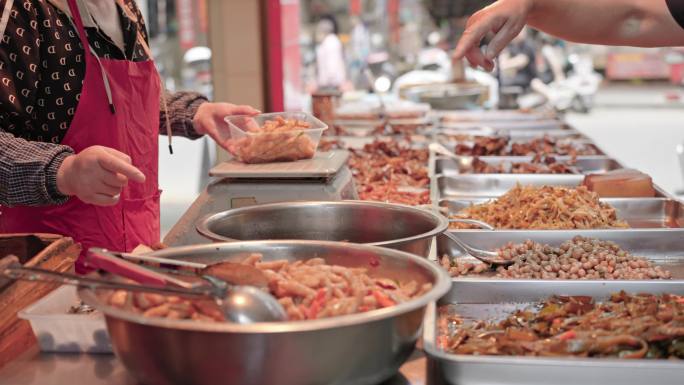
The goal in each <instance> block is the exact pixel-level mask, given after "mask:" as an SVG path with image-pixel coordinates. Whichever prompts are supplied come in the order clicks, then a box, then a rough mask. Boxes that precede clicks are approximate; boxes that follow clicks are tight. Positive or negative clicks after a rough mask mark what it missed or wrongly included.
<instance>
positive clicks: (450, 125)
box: [440, 119, 568, 134]
mask: <svg viewBox="0 0 684 385" xmlns="http://www.w3.org/2000/svg"><path fill="white" fill-rule="evenodd" d="M440 126H441V127H443V128H447V129H454V130H469V129H473V128H482V127H490V128H493V129H496V130H500V129H504V130H511V131H513V130H526V131H527V130H537V131H538V132H539V133H540V134H541V133H543V131H546V130H559V129H563V128H567V127H568V126H567V125H566V124H565V123H564V122H562V121H560V120H556V119H546V120H532V121H488V122H483V121H473V122H444V121H443V122H441V123H440Z"/></svg>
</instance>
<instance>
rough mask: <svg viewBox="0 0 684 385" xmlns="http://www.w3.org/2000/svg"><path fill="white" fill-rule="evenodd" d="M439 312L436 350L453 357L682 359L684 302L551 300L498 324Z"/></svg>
mask: <svg viewBox="0 0 684 385" xmlns="http://www.w3.org/2000/svg"><path fill="white" fill-rule="evenodd" d="M449 311H450V308H449V307H444V308H442V312H441V314H440V318H439V329H440V336H439V337H438V341H437V342H438V344H439V346H440V347H441V348H442V349H444V350H445V351H448V352H451V353H455V354H475V355H507V356H576V357H613V358H684V297H682V296H678V295H672V294H663V295H652V294H637V295H631V294H627V293H625V292H620V293H615V294H613V295H612V296H611V297H610V299H609V300H607V301H605V302H601V303H597V302H594V301H593V300H592V298H591V297H584V296H573V297H563V296H554V297H551V298H549V299H547V300H546V301H544V302H543V303H541V304H540V305H539V307H537V308H536V309H527V310H518V311H516V312H514V313H513V314H510V315H509V316H507V317H506V318H505V319H504V320H502V321H500V322H488V321H483V320H477V321H473V320H466V319H464V318H462V317H460V316H458V315H454V314H449Z"/></svg>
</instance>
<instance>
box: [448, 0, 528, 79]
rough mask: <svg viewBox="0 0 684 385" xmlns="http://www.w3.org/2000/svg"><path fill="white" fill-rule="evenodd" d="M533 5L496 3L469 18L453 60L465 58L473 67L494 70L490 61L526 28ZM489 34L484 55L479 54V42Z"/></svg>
mask: <svg viewBox="0 0 684 385" xmlns="http://www.w3.org/2000/svg"><path fill="white" fill-rule="evenodd" d="M532 3H533V0H499V1H497V2H496V3H494V4H492V5H490V6H488V7H486V8H483V9H482V10H480V11H479V12H477V13H475V14H474V15H472V16H471V17H470V18H469V19H468V23H467V25H466V29H465V31H464V32H463V36H461V39H460V40H459V42H458V45H457V46H456V50H455V51H454V57H455V58H456V59H461V58H463V57H464V56H465V57H466V58H467V59H468V61H469V62H470V65H471V66H473V67H477V66H481V67H483V68H484V69H486V70H487V71H491V70H492V69H494V61H493V59H494V58H495V57H496V56H497V55H499V53H500V52H501V50H503V49H504V47H506V45H508V43H510V42H511V40H513V38H514V37H516V36H517V35H518V33H520V31H521V30H522V28H523V27H524V26H525V23H526V21H527V15H528V14H529V12H530V11H531V9H532V5H533V4H532ZM490 32H492V33H494V35H495V36H494V38H493V39H492V41H491V42H490V43H489V45H488V46H487V52H485V53H482V51H481V50H480V42H481V41H482V39H483V38H484V37H485V36H486V35H487V34H488V33H490Z"/></svg>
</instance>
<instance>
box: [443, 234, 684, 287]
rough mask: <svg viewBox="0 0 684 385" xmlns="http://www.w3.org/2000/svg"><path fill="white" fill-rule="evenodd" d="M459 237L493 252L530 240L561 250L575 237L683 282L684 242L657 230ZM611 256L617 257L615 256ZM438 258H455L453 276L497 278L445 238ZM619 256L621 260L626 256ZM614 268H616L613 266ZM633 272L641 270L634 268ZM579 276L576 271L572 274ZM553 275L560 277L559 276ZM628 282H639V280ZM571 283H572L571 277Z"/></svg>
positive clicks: (492, 272) (593, 267)
mask: <svg viewBox="0 0 684 385" xmlns="http://www.w3.org/2000/svg"><path fill="white" fill-rule="evenodd" d="M458 237H459V238H460V239H461V240H462V241H463V242H465V243H466V244H468V245H470V246H472V247H476V248H478V249H482V250H492V251H494V250H497V249H500V248H503V247H505V246H506V245H508V244H515V245H519V244H523V243H525V242H526V241H528V240H530V241H532V242H536V243H540V244H545V245H550V246H552V247H559V246H560V245H561V244H562V243H564V242H568V241H570V240H573V238H575V237H583V238H585V239H598V240H600V241H602V242H612V243H615V244H616V245H617V246H618V247H619V248H620V249H622V250H624V251H625V252H627V253H628V254H631V255H632V256H635V257H639V258H643V259H646V260H647V261H648V262H650V264H652V265H654V267H660V269H662V270H663V271H667V272H669V273H670V274H671V278H673V279H680V280H681V279H684V247H683V246H682V242H681V239H680V238H679V237H677V236H672V232H670V231H667V230H657V229H656V230H643V231H637V232H635V231H630V230H584V231H582V230H557V231H543V230H538V231H517V230H499V231H496V232H482V231H461V232H459V233H458ZM581 254H584V253H581ZM608 254H615V252H613V253H608ZM437 255H438V257H439V258H440V261H441V259H442V257H444V256H447V257H450V258H452V259H453V260H452V267H456V268H457V269H456V270H454V271H453V272H454V273H456V272H457V271H458V272H459V273H460V272H463V273H465V274H459V275H473V274H476V275H480V274H481V275H483V276H495V275H496V274H495V273H494V270H492V269H489V268H487V267H486V266H484V267H478V268H476V266H478V265H479V264H480V263H479V261H477V260H475V258H473V257H471V256H470V255H467V254H466V253H464V252H463V251H462V250H461V248H459V247H458V245H456V243H455V242H454V241H452V240H451V239H449V238H448V237H446V236H440V237H438V239H437ZM620 256H621V257H622V256H624V255H620ZM577 257H578V258H579V257H584V255H578V256H577ZM588 259H591V258H588ZM599 259H600V258H599ZM630 259H631V258H630ZM586 262H592V261H586ZM618 262H620V261H618ZM541 264H542V265H543V264H544V263H541ZM613 266H615V265H614V264H613ZM585 267H586V266H582V268H583V269H584V268H585ZM595 267H596V266H589V267H588V268H590V269H595ZM647 267H651V266H644V268H647ZM634 268H635V269H636V268H641V266H634ZM577 270H579V269H577ZM587 271H588V269H587ZM576 272H577V271H573V273H576ZM640 272H645V271H640ZM645 273H648V272H645ZM452 275H455V274H452ZM503 275H506V274H503ZM550 275H552V276H558V274H550ZM629 278H638V276H634V277H629ZM649 278H650V277H649ZM653 278H662V277H653ZM568 279H570V277H569V276H568Z"/></svg>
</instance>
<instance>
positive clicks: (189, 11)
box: [176, 0, 197, 49]
mask: <svg viewBox="0 0 684 385" xmlns="http://www.w3.org/2000/svg"><path fill="white" fill-rule="evenodd" d="M194 8H195V4H194V1H193V0H176V16H177V17H178V40H179V43H180V46H181V48H183V49H189V48H192V47H194V46H195V45H196V44H197V36H196V32H195V10H194Z"/></svg>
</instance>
